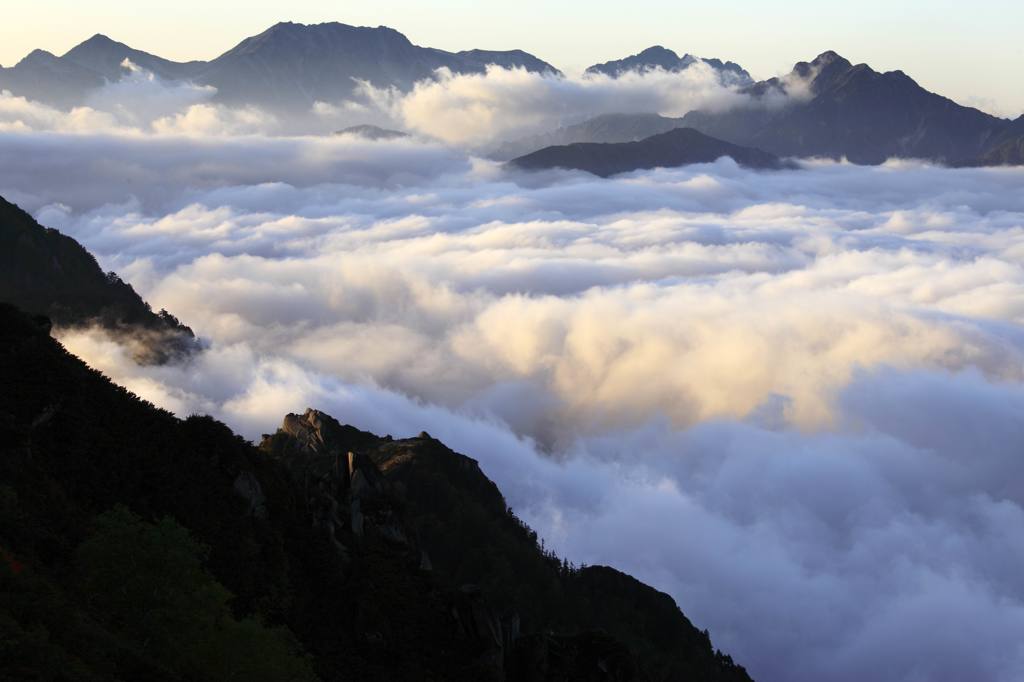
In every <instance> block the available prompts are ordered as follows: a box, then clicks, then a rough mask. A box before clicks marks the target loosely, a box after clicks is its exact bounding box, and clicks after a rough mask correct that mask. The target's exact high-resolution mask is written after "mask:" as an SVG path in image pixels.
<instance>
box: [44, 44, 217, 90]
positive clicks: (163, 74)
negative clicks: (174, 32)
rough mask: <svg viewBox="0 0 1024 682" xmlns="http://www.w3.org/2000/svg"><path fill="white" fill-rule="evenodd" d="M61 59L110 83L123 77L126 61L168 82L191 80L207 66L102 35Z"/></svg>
mask: <svg viewBox="0 0 1024 682" xmlns="http://www.w3.org/2000/svg"><path fill="white" fill-rule="evenodd" d="M61 59H62V60H64V61H67V62H71V63H73V64H77V65H78V66H82V67H85V68H87V69H90V70H92V71H94V72H95V73H97V74H99V75H100V76H102V77H103V78H106V79H107V80H109V81H116V80H118V79H119V78H121V76H122V69H123V68H124V67H123V66H122V64H123V62H124V60H125V59H128V60H130V61H131V62H132V63H134V64H136V65H137V66H141V67H142V68H144V69H146V70H148V71H152V72H153V73H154V74H156V75H157V76H159V77H160V78H163V79H166V80H175V79H182V78H191V77H193V76H195V75H196V74H197V73H198V71H199V70H200V69H201V68H202V67H203V66H204V62H199V61H193V62H184V63H179V62H172V61H171V60H169V59H163V58H162V57H157V56H156V55H152V54H149V53H148V52H143V51H141V50H136V49H133V48H131V47H128V46H127V45H125V44H124V43H119V42H117V41H115V40H111V39H110V38H108V37H107V36H105V35H103V34H102V33H97V34H96V35H94V36H93V37H92V38H89V39H88V40H86V41H85V42H83V43H79V44H78V45H76V46H75V47H73V48H71V49H70V50H69V51H68V52H66V53H65V54H64V56H63V57H61Z"/></svg>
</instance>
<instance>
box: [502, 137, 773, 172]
mask: <svg viewBox="0 0 1024 682" xmlns="http://www.w3.org/2000/svg"><path fill="white" fill-rule="evenodd" d="M723 156H728V157H730V158H732V159H733V160H734V161H735V162H736V163H738V164H739V165H741V166H746V167H748V168H756V169H771V170H779V169H782V168H789V167H792V164H790V163H788V162H785V161H783V160H781V159H780V158H779V157H777V156H775V155H774V154H769V153H767V152H764V151H761V150H760V149H754V148H751V147H740V146H738V145H735V144H731V143H729V142H724V141H722V140H719V139H716V138H713V137H710V136H708V135H705V134H703V133H701V132H699V131H697V130H694V129H693V128H675V129H673V130H670V131H668V132H666V133H661V134H660V135H653V136H651V137H648V138H646V139H643V140H640V141H639V142H618V143H606V144H602V143H592V142H579V143H575V144H568V145H559V146H554V147H545V148H544V149H541V150H538V151H536V152H533V153H531V154H527V155H525V156H520V157H518V158H515V159H512V160H511V161H509V165H510V166H512V167H515V168H520V169H523V170H543V169H550V168H563V169H566V170H582V171H587V172H588V173H593V174H594V175H599V176H601V177H608V176H611V175H615V174H617V173H627V172H630V171H635V170H643V169H649V168H671V167H675V166H685V165H688V164H693V163H711V162H712V161H716V160H718V159H720V158H722V157H723Z"/></svg>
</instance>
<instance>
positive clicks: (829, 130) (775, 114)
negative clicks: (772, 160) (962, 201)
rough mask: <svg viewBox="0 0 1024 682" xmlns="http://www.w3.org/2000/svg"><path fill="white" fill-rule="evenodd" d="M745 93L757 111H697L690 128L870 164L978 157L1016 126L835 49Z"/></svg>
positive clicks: (788, 152) (688, 120)
mask: <svg viewBox="0 0 1024 682" xmlns="http://www.w3.org/2000/svg"><path fill="white" fill-rule="evenodd" d="M743 92H745V93H746V94H748V95H750V96H751V97H752V98H753V100H754V102H753V103H754V106H749V107H744V108H737V109H733V110H730V111H726V112H712V111H693V112H690V113H689V114H687V115H686V116H684V117H683V122H684V124H685V125H687V126H690V127H693V128H696V129H697V130H700V131H701V132H704V133H706V134H708V135H712V136H715V137H718V138H721V139H723V140H729V141H730V142H734V143H736V144H742V145H748V146H755V147H758V148H761V149H764V150H766V151H770V152H772V153H774V154H778V155H780V156H797V157H809V156H823V157H831V158H840V157H845V158H847V159H849V160H850V161H853V162H855V163H868V164H874V163H882V162H884V161H885V160H886V159H889V158H892V157H905V158H923V159H931V160H934V161H940V162H946V163H958V162H962V161H964V160H967V159H975V158H978V157H979V156H980V155H982V154H984V153H985V151H986V150H988V149H989V148H990V147H991V145H992V144H993V142H994V141H995V140H997V139H999V136H1000V134H1001V133H1002V132H1003V131H1005V130H1007V129H1008V128H1009V127H1010V126H1011V122H1010V121H1007V120H1005V119H1001V118H997V117H995V116H991V115H989V114H986V113H984V112H981V111H978V110H977V109H972V108H970V107H964V106H961V105H959V104H957V103H956V102H954V101H952V100H950V99H947V98H945V97H942V96H940V95H937V94H935V93H932V92H929V91H927V90H925V89H924V88H922V87H921V86H920V85H918V84H917V83H916V82H915V81H914V80H913V79H912V78H910V77H909V76H908V75H906V74H905V73H903V72H902V71H889V72H885V73H880V72H878V71H875V70H874V69H872V68H871V67H870V66H868V65H867V64H853V63H852V62H850V61H849V60H848V59H846V58H844V57H842V56H841V55H839V54H838V53H836V52H832V51H828V52H824V53H822V54H820V55H818V56H817V57H816V58H814V59H813V60H811V61H809V62H799V63H797V64H796V65H795V66H794V67H793V70H792V71H791V72H790V73H789V74H788V75H787V76H785V77H783V78H772V79H770V80H767V81H761V82H759V83H756V84H754V85H752V86H750V87H749V88H747V89H745V90H744V91H743ZM780 96H781V97H780ZM780 103H781V106H780Z"/></svg>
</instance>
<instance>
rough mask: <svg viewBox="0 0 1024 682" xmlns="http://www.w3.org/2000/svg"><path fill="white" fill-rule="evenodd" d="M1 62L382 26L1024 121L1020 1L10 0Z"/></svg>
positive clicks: (435, 43) (213, 51)
mask: <svg viewBox="0 0 1024 682" xmlns="http://www.w3.org/2000/svg"><path fill="white" fill-rule="evenodd" d="M3 5H4V6H3V7H2V9H0V19H2V21H3V24H4V29H3V31H2V33H3V40H2V42H0V64H3V65H4V66H11V65H13V64H14V63H15V62H17V61H18V60H20V59H21V58H22V57H24V56H25V55H26V54H28V53H29V52H30V51H31V50H32V49H34V48H37V47H39V48H43V49H46V50H49V51H51V52H54V53H56V54H63V53H64V52H66V51H67V50H68V49H70V48H71V47H73V46H74V45H76V44H77V43H79V42H81V41H83V40H85V39H86V38H88V37H89V36H91V35H93V34H94V33H104V34H106V35H108V36H110V37H111V38H114V39H115V40H119V41H121V42H124V43H127V44H128V45H131V46H132V47H135V48H137V49H141V50H145V51H147V52H152V53H154V54H158V55H160V56H162V57H166V58H168V59H175V60H188V59H210V58H212V57H215V56H217V55H218V54H220V53H222V52H224V51H226V50H228V49H229V48H231V47H232V46H234V45H235V44H237V43H238V42H239V41H240V40H242V39H243V38H245V37H247V36H250V35H254V34H256V33H259V32H261V31H263V30H264V29H266V28H267V27H269V26H270V25H272V24H274V23H276V22H278V21H297V22H302V23H317V22H321V21H341V22H344V23H348V24H356V25H365V26H377V25H386V26H391V27H393V28H396V29H398V30H399V31H401V32H403V33H404V34H406V35H407V36H408V37H409V38H410V39H411V40H412V41H413V42H414V43H416V44H418V45H424V46H428V47H438V48H442V49H447V50H463V49H469V48H474V47H479V48H487V49H511V48H520V49H523V50H526V51H528V52H531V53H533V54H535V55H537V56H538V57H540V58H541V59H544V60H546V61H548V62H551V63H552V64H554V65H555V66H557V67H559V68H561V69H563V70H565V71H570V72H571V71H579V70H582V69H583V68H584V67H586V66H588V65H590V64H592V63H594V62H598V61H605V60H608V59H615V58H618V57H622V56H625V55H627V54H631V53H634V52H637V51H639V50H641V49H643V48H645V47H648V46H650V45H653V44H661V45H664V46H665V47H669V48H671V49H674V50H676V51H677V52H679V53H683V52H690V53H692V54H696V55H700V56H704V57H719V58H722V59H731V60H733V61H736V62H739V63H740V64H742V65H743V66H744V67H745V68H746V69H747V70H749V71H750V72H751V73H752V74H753V75H754V77H755V78H767V77H770V76H773V75H777V74H779V73H782V72H785V71H788V70H789V69H790V68H791V67H792V65H793V63H794V62H796V61H799V60H804V59H810V58H812V57H814V56H815V55H817V54H818V53H820V52H823V51H825V50H828V49H832V50H836V51H837V52H839V53H840V54H842V55H843V56H845V57H847V58H848V59H850V60H851V61H853V62H854V63H857V62H867V63H868V64H870V65H871V66H872V67H874V68H875V69H878V70H891V69H902V70H903V71H905V72H907V73H908V74H909V75H910V76H912V77H913V78H915V79H916V80H917V81H918V82H919V83H921V84H922V85H923V86H925V87H926V88H928V89H929V90H933V91H935V92H939V93H940V94H943V95H946V96H948V97H952V98H953V99H955V100H957V101H959V102H961V103H963V104H969V105H972V106H977V107H979V108H981V109H985V110H987V111H990V112H992V113H995V114H1000V115H1004V116H1012V117H1017V116H1019V115H1021V114H1022V113H1024V85H1022V83H1024V39H1022V37H1021V27H1022V26H1024V2H1021V1H1020V0H975V1H974V2H963V1H962V0H860V1H858V2H849V1H846V2H834V1H826V0H814V1H812V0H776V1H775V2H764V1H758V2H755V1H754V0H703V1H702V2H699V3H691V2H681V1H679V0H670V1H661V0H629V1H627V2H622V1H619V2H603V1H596V0H590V1H586V0H566V1H563V2H552V1H551V0H548V1H544V0H517V1H515V2H509V1H506V2H502V3H493V2H482V1H480V0H477V1H473V0H432V1H424V0H397V1H392V2H383V1H382V2H375V3H370V2H346V1H338V0H334V1H332V0H293V1H292V2H286V3H282V2H280V0H228V1H216V0H202V1H200V0H176V1H175V2H173V3H170V2H147V1H146V0H136V1H135V2H132V3H127V2H123V1H116V0H89V1H88V2H82V0H34V2H29V1H28V0H3Z"/></svg>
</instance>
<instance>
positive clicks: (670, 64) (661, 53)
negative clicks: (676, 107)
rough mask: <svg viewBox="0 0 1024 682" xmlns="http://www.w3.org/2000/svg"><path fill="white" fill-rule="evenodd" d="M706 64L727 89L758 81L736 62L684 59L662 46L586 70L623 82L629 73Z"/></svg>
mask: <svg viewBox="0 0 1024 682" xmlns="http://www.w3.org/2000/svg"><path fill="white" fill-rule="evenodd" d="M701 62H703V63H705V64H707V65H708V66H710V67H711V68H712V69H714V70H715V73H716V74H718V77H719V80H720V81H721V82H722V83H723V84H725V85H739V86H743V85H751V84H753V82H754V79H753V78H751V77H750V74H749V73H747V71H746V69H744V68H743V67H742V66H740V65H739V64H737V63H735V62H723V61H722V60H721V59H714V58H710V59H705V58H703V57H694V56H693V55H690V54H684V55H683V56H682V57H680V56H679V55H678V54H676V53H675V52H673V51H672V50H669V49H666V48H664V47H662V46H661V45H655V46H653V47H649V48H647V49H646V50H643V51H642V52H639V53H637V54H634V55H630V56H628V57H624V58H622V59H616V60H613V61H609V62H604V63H602V64H594V65H593V66H591V67H589V68H588V69H587V70H586V73H588V74H599V73H600V74H604V75H606V76H611V77H612V78H619V77H621V76H623V75H625V74H627V73H629V72H631V71H632V72H637V73H644V72H647V71H651V70H653V69H664V70H665V71H675V72H679V71H685V70H686V69H688V68H690V67H691V66H693V65H694V64H698V63H701Z"/></svg>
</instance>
